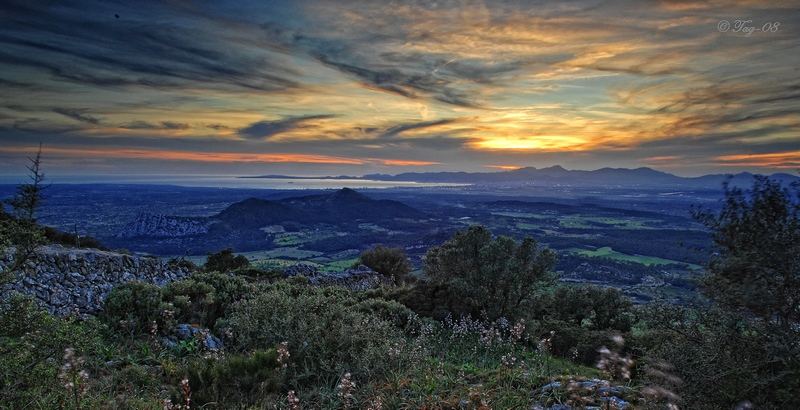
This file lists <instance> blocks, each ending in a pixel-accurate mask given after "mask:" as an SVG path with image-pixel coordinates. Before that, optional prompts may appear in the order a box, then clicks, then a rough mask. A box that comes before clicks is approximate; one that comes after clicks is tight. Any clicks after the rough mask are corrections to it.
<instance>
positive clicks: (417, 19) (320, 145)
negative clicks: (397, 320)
mask: <svg viewBox="0 0 800 410" xmlns="http://www.w3.org/2000/svg"><path fill="white" fill-rule="evenodd" d="M116 15H119V18H117V17H116ZM0 21H3V24H2V26H1V27H0V95H2V96H3V98H2V99H3V101H2V103H0V156H3V157H4V158H7V157H13V156H15V155H17V154H18V153H19V152H22V151H24V149H25V147H28V146H31V145H32V141H36V142H38V141H43V142H44V143H45V145H46V146H47V145H49V146H50V147H52V148H53V151H52V155H65V156H66V155H67V153H77V152H80V151H81V150H85V151H86V152H87V153H88V152H91V153H92V154H91V156H92V158H94V159H95V160H96V161H101V158H102V157H103V156H104V155H105V156H108V158H106V162H103V163H104V164H105V166H107V167H108V168H109V169H113V167H114V166H115V161H114V158H115V157H114V156H124V158H126V159H127V160H129V161H133V162H130V163H131V164H136V165H137V166H142V172H148V171H149V170H151V169H161V168H160V167H159V166H158V164H162V162H160V161H171V160H168V159H167V158H182V159H181V160H180V161H181V162H182V163H185V164H191V163H192V162H193V161H195V162H197V163H198V165H197V166H196V170H198V171H200V172H202V170H204V169H205V168H204V167H205V166H208V165H209V163H208V162H207V161H206V160H203V159H201V157H203V158H219V161H216V160H215V162H213V164H215V165H216V164H220V166H219V167H218V168H215V170H222V169H224V168H223V166H222V165H221V164H223V163H224V161H225V160H230V161H235V160H234V158H235V157H236V156H237V155H240V157H241V158H252V159H253V161H250V162H247V163H250V164H260V163H265V164H271V163H281V164H292V161H293V160H292V159H294V160H296V163H297V164H298V165H297V169H305V168H303V167H305V166H308V164H316V163H317V162H308V159H313V158H318V157H321V158H328V157H330V158H333V159H334V160H336V161H338V159H340V158H344V159H346V160H343V161H340V162H335V161H334V162H319V163H324V164H333V165H336V166H342V167H347V166H351V167H352V168H350V169H349V171H347V170H343V171H342V172H346V173H348V174H359V173H369V172H375V171H380V172H383V173H386V172H391V171H392V170H397V171H398V172H402V171H406V169H408V168H415V169H414V170H466V171H469V170H481V169H485V168H486V167H497V168H498V169H509V168H504V167H514V166H536V167H542V166H549V165H555V164H560V165H563V166H565V167H568V168H570V167H572V168H581V169H587V168H600V167H604V166H612V167H621V166H625V167H637V166H653V167H656V168H659V169H661V168H663V169H665V170H669V171H671V172H677V173H681V172H683V173H688V174H696V173H708V172H714V173H716V172H731V171H740V170H749V171H752V172H772V171H776V170H786V169H791V167H792V166H794V164H796V163H797V155H796V152H797V149H796V147H797V144H798V143H799V142H800V141H799V140H798V130H800V108H798V107H800V80H799V79H798V76H797V70H798V67H799V63H798V60H797V56H798V55H800V42H798V41H797V38H800V5H798V3H797V2H796V1H794V0H779V1H770V2H766V1H736V2H724V3H721V2H707V3H698V2H683V1H659V2H640V1H633V0H626V1H621V2H597V1H592V0H577V1H570V2H557V3H547V2H529V1H523V0H510V1H504V2H487V1H483V2H480V1H479V2H475V1H445V2H442V1H437V2H433V1H419V0H398V1H394V2H392V4H391V7H389V6H387V5H386V4H385V3H382V2H374V1H367V0H353V1H347V2H336V1H328V0H301V1H296V2H288V3H287V2H283V3H281V2H271V1H267V2H264V1H255V0H244V1H237V2H227V1H221V2H212V3H207V4H192V3H185V2H160V1H155V0H143V1H139V2H135V3H130V4H128V3H109V2H99V3H92V4H91V5H87V4H86V3H85V2H83V1H78V0H64V1H60V2H58V4H57V5H55V4H40V3H37V2H29V1H21V0H9V1H5V2H4V3H3V5H2V6H0ZM726 24H727V25H726ZM321 113H322V114H321ZM98 147H102V149H101V150H98ZM126 150H133V151H126ZM160 150H161V151H163V155H159V154H157V153H158V152H159V151H160ZM191 153H201V154H202V155H201V154H198V155H194V154H191ZM276 153H279V154H276ZM215 154H219V156H214V155H215ZM70 155H72V154H70ZM270 155H278V156H277V157H270ZM21 158H22V160H23V162H24V158H25V157H24V156H21ZM65 158H66V157H65ZM69 158H70V159H69V161H67V160H65V161H66V162H63V163H64V164H67V163H79V162H70V161H73V157H71V156H70V157H69ZM270 158H271V159H270ZM276 158H285V159H287V160H286V161H278V162H276V161H275V159H276ZM303 158H305V159H303ZM350 160H355V161H356V162H354V163H351V162H348V161H350ZM204 161H205V162H204ZM243 161H245V160H243ZM326 161H327V160H326ZM332 161H333V160H332ZM169 163H170V164H175V161H171V162H169ZM4 164H5V163H4ZM146 164H149V165H146ZM304 164H306V165H304ZM498 164H500V165H498ZM503 164H508V165H503ZM8 166H10V165H8ZM131 166H133V165H131ZM287 166H288V165H287ZM65 168H67V167H66V166H65ZM403 168H405V169H403ZM191 169H192V168H191V165H186V166H185V167H183V168H181V170H184V171H187V170H189V171H190V170H191ZM232 169H233V168H232ZM236 169H241V168H236ZM315 169H316V168H315ZM326 169H327V168H326ZM337 169H338V168H337ZM5 170H6V168H4V171H5ZM64 171H66V172H67V173H72V172H73V171H74V172H77V171H75V170H70V169H64ZM129 171H130V170H129V169H126V172H129ZM231 172H233V171H231Z"/></svg>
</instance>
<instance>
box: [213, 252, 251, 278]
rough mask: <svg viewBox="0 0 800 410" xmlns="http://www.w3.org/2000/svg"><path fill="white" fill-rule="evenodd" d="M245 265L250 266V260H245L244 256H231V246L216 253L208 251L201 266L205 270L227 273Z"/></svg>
mask: <svg viewBox="0 0 800 410" xmlns="http://www.w3.org/2000/svg"><path fill="white" fill-rule="evenodd" d="M247 266H250V261H249V260H247V257H246V256H244V255H236V256H233V248H228V249H223V250H221V251H219V252H216V253H211V252H209V253H208V256H207V258H206V263H205V265H203V268H205V270H206V272H214V271H216V272H220V273H227V272H230V271H232V270H236V269H239V268H244V267H247Z"/></svg>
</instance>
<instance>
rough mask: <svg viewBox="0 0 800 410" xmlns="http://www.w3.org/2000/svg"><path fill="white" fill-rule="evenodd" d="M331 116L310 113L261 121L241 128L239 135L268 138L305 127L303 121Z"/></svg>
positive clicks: (250, 137) (258, 138)
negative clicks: (302, 115)
mask: <svg viewBox="0 0 800 410" xmlns="http://www.w3.org/2000/svg"><path fill="white" fill-rule="evenodd" d="M324 118H331V116H330V115H308V116H304V117H289V118H284V119H281V120H275V121H259V122H256V123H254V124H250V125H248V126H247V127H244V128H240V129H239V130H238V131H237V132H238V134H239V135H241V136H243V137H245V138H248V139H255V140H261V139H267V138H269V137H271V136H273V135H276V134H281V133H284V132H286V131H289V130H292V129H295V128H298V127H303V123H305V122H307V121H310V120H317V119H324Z"/></svg>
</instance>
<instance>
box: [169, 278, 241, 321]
mask: <svg viewBox="0 0 800 410" xmlns="http://www.w3.org/2000/svg"><path fill="white" fill-rule="evenodd" d="M252 289H253V286H252V285H250V284H249V283H247V281H245V280H244V279H243V278H241V277H238V276H234V275H230V274H222V273H217V272H211V273H195V274H194V275H192V276H191V277H190V278H189V279H184V280H182V281H179V282H172V283H169V284H167V285H166V286H164V288H163V292H162V296H163V298H164V300H165V301H167V302H171V303H172V304H173V305H174V306H175V307H176V308H178V310H177V311H176V314H177V317H176V319H177V321H178V322H180V323H194V324H198V325H200V326H202V327H207V328H209V329H212V330H218V329H216V327H217V326H216V325H217V321H218V320H219V319H222V318H223V317H224V316H225V315H227V314H228V313H229V312H230V310H231V306H232V305H233V304H234V303H235V302H237V301H239V300H242V299H243V298H244V297H245V295H247V294H248V293H249V292H251V291H252Z"/></svg>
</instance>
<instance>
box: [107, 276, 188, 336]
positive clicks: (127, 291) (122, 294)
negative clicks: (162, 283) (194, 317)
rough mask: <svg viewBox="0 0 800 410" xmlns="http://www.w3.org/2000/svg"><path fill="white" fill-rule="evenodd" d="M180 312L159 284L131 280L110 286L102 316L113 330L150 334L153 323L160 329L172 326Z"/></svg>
mask: <svg viewBox="0 0 800 410" xmlns="http://www.w3.org/2000/svg"><path fill="white" fill-rule="evenodd" d="M179 314H180V309H178V308H177V307H176V306H174V305H172V304H170V303H167V302H164V300H163V292H162V289H161V288H160V287H158V286H156V285H152V284H149V283H145V282H141V281H131V282H128V283H123V284H119V285H117V286H115V287H114V288H113V289H111V292H110V293H109V294H108V296H106V300H105V306H104V309H103V313H102V314H101V315H100V319H101V320H102V321H103V322H104V323H106V324H107V325H108V326H109V327H110V328H112V329H116V330H119V331H122V332H123V333H125V334H128V335H130V336H136V335H140V334H148V333H150V332H151V329H152V327H153V323H154V322H155V323H156V325H157V327H158V329H165V328H169V327H170V326H172V325H174V324H175V323H176V322H175V317H177V316H178V315H179Z"/></svg>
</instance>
